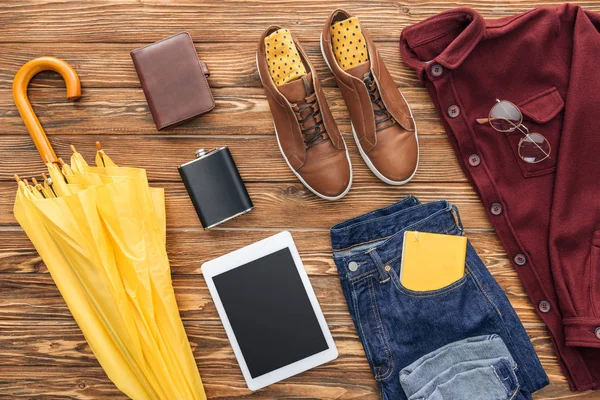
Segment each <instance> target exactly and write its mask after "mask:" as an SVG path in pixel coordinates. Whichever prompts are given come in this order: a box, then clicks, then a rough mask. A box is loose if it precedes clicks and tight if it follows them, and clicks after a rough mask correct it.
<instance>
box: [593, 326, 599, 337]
mask: <svg viewBox="0 0 600 400" xmlns="http://www.w3.org/2000/svg"><path fill="white" fill-rule="evenodd" d="M594 334H595V335H596V339H600V326H599V327H597V328H596V330H595V331H594Z"/></svg>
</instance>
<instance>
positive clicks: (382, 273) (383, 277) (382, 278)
mask: <svg viewBox="0 0 600 400" xmlns="http://www.w3.org/2000/svg"><path fill="white" fill-rule="evenodd" d="M368 253H369V255H370V256H371V259H372V260H373V263H375V266H376V267H377V271H379V283H386V282H387V281H389V280H390V273H389V272H387V271H386V270H385V265H383V261H381V258H380V257H379V254H378V253H377V250H376V249H371V250H369V252H368Z"/></svg>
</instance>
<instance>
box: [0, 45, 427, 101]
mask: <svg viewBox="0 0 600 400" xmlns="http://www.w3.org/2000/svg"><path fill="white" fill-rule="evenodd" d="M144 45H146V43H145V42H138V43H95V44H94V45H93V47H94V51H93V52H90V45H89V44H85V43H65V44H64V45H61V46H60V48H57V49H56V50H55V52H54V54H53V55H54V56H55V57H58V58H61V59H63V60H65V61H67V62H69V64H71V65H72V66H73V68H75V69H76V70H77V74H78V75H79V77H80V78H81V83H82V85H83V86H84V88H99V87H102V88H103V87H112V88H114V87H118V88H124V87H133V88H140V87H141V85H140V81H139V79H138V77H137V75H136V73H135V69H134V68H133V63H132V61H131V57H130V56H129V52H130V51H131V50H133V49H136V48H138V47H142V46H144ZM302 47H303V48H304V50H305V51H306V52H307V54H308V58H309V59H310V61H311V63H312V64H313V66H314V68H315V70H316V71H317V73H318V75H319V78H320V79H321V84H322V85H323V86H325V87H334V86H335V80H334V79H333V75H332V74H331V72H329V68H327V65H326V64H325V61H324V60H323V57H322V56H321V49H320V48H319V44H318V43H317V42H314V41H311V42H307V43H302ZM2 49H3V51H2V54H0V63H1V64H2V65H4V66H6V68H4V69H2V70H1V71H0V87H8V88H9V87H11V86H12V79H13V77H14V71H17V70H18V69H19V68H20V67H21V66H22V65H23V64H25V63H26V62H27V61H29V60H30V59H32V58H35V57H39V55H40V54H45V50H46V49H47V44H39V43H32V44H30V45H27V47H26V48H24V47H23V45H21V44H10V43H9V44H6V45H3V46H2ZM378 50H379V53H380V55H381V57H383V59H384V60H385V61H386V65H387V67H388V69H389V70H390V72H391V73H392V76H393V78H394V80H395V81H396V83H397V84H398V86H399V87H401V88H407V89H408V88H413V87H415V86H418V79H417V76H416V75H415V74H414V72H412V70H410V68H409V67H407V66H406V65H405V64H404V63H403V62H402V60H401V58H400V48H399V46H398V43H397V42H396V41H392V42H381V43H380V44H379V46H378ZM196 51H197V52H198V57H199V58H200V59H201V60H202V61H204V62H205V63H206V64H207V65H208V67H209V68H210V72H211V75H210V77H209V79H208V80H209V83H210V87H211V88H213V89H214V88H222V87H232V86H235V87H255V88H260V87H261V85H260V80H259V79H258V73H257V71H256V62H255V57H254V56H255V53H256V46H255V45H254V44H247V43H245V44H244V45H242V46H240V45H239V44H236V43H214V42H208V43H196ZM60 79H61V78H60V76H59V75H58V74H55V73H52V72H47V73H46V72H45V73H42V74H40V75H38V76H37V77H36V78H35V79H34V80H33V82H32V84H31V85H30V86H31V87H36V88H37V87H54V86H57V83H58V85H59V86H60V83H59V81H60Z"/></svg>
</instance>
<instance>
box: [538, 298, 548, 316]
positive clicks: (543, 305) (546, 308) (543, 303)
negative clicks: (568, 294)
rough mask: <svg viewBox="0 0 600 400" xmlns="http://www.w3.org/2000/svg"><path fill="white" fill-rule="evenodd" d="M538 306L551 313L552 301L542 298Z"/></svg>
mask: <svg viewBox="0 0 600 400" xmlns="http://www.w3.org/2000/svg"><path fill="white" fill-rule="evenodd" d="M538 308H539V309H540V311H541V312H543V313H544V314H546V313H549V312H550V308H551V307H550V302H548V301H546V300H542V301H540V304H539V305H538Z"/></svg>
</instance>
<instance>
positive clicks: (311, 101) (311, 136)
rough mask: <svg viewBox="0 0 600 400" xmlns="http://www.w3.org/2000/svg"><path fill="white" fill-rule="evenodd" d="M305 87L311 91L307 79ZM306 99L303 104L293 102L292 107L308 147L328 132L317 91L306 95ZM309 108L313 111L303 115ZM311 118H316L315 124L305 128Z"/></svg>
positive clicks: (307, 90)
mask: <svg viewBox="0 0 600 400" xmlns="http://www.w3.org/2000/svg"><path fill="white" fill-rule="evenodd" d="M304 87H305V89H306V92H307V93H308V92H309V91H310V86H309V85H308V82H307V81H306V80H304ZM304 101H305V103H304V104H301V105H298V104H297V103H296V104H292V108H293V109H294V112H295V113H296V118H297V119H298V122H299V123H300V129H302V134H303V135H304V143H306V145H307V146H308V147H312V146H315V145H317V144H319V143H321V142H323V141H324V140H325V138H324V137H323V135H324V134H325V133H326V131H325V125H324V124H323V117H322V116H321V110H320V109H319V103H318V102H317V94H316V92H313V93H312V94H311V95H309V96H307V97H305V98H304ZM308 109H310V110H311V111H310V112H309V113H308V114H307V115H305V116H302V114H303V113H304V111H306V110H308ZM311 118H313V119H314V122H315V124H314V125H313V126H310V127H308V128H305V127H304V123H305V122H306V121H309V120H310V119H311ZM319 139H320V140H319Z"/></svg>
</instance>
